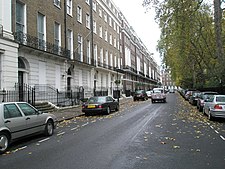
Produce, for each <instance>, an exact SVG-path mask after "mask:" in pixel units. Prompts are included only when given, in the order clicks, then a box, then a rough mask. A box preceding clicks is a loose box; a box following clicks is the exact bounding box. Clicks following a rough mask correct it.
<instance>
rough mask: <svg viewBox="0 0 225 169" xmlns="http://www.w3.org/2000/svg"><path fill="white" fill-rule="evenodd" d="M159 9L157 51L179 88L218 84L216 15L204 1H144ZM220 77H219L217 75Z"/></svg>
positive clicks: (157, 17)
mask: <svg viewBox="0 0 225 169" xmlns="http://www.w3.org/2000/svg"><path fill="white" fill-rule="evenodd" d="M143 5H144V6H145V7H146V8H147V9H148V8H151V7H154V8H155V10H156V17H155V19H156V21H157V22H158V23H159V26H160V28H161V37H160V41H159V43H158V50H159V52H160V54H161V57H162V58H163V62H164V63H165V64H166V66H169V67H170V69H171V72H172V78H173V79H174V80H175V81H176V84H177V85H181V86H184V87H189V88H192V87H205V86H213V85H216V84H217V83H218V82H219V79H220V78H219V75H221V72H220V73H218V70H217V69H215V68H216V67H218V65H219V64H220V62H219V60H218V59H217V57H215V52H216V43H215V42H216V41H215V29H214V23H213V15H212V11H211V10H210V9H211V8H210V6H209V5H208V4H205V3H203V0H193V1H190V0H167V1H162V0H161V1H160V0H144V1H143ZM218 74H219V75H218Z"/></svg>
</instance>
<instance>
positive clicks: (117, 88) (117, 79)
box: [115, 67, 120, 103]
mask: <svg viewBox="0 0 225 169" xmlns="http://www.w3.org/2000/svg"><path fill="white" fill-rule="evenodd" d="M118 70H119V68H118V67H116V81H115V82H116V93H117V101H118V103H119V101H120V100H119V83H120V80H119V73H118Z"/></svg>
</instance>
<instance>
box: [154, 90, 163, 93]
mask: <svg viewBox="0 0 225 169" xmlns="http://www.w3.org/2000/svg"><path fill="white" fill-rule="evenodd" d="M154 93H162V91H161V90H155V91H154Z"/></svg>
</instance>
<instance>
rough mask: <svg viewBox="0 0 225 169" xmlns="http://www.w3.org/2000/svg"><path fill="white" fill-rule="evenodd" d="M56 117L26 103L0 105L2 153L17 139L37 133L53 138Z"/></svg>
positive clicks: (0, 143)
mask: <svg viewBox="0 0 225 169" xmlns="http://www.w3.org/2000/svg"><path fill="white" fill-rule="evenodd" d="M56 123H57V121H56V117H55V116H54V115H53V114H50V113H42V112H39V111H38V110H37V109H35V108H34V107H33V106H31V105H30V104H28V103H26V102H7V103H0V153H1V154H2V153H4V152H5V151H6V150H7V148H8V147H9V145H10V143H11V142H13V141H14V140H16V139H19V138H22V137H24V136H28V135H31V134H36V133H44V134H45V135H46V136H51V135H52V134H53V133H54V129H55V127H56Z"/></svg>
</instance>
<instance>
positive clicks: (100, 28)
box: [99, 26, 103, 38]
mask: <svg viewBox="0 0 225 169" xmlns="http://www.w3.org/2000/svg"><path fill="white" fill-rule="evenodd" d="M102 34H103V33H102V26H99V36H100V38H102Z"/></svg>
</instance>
